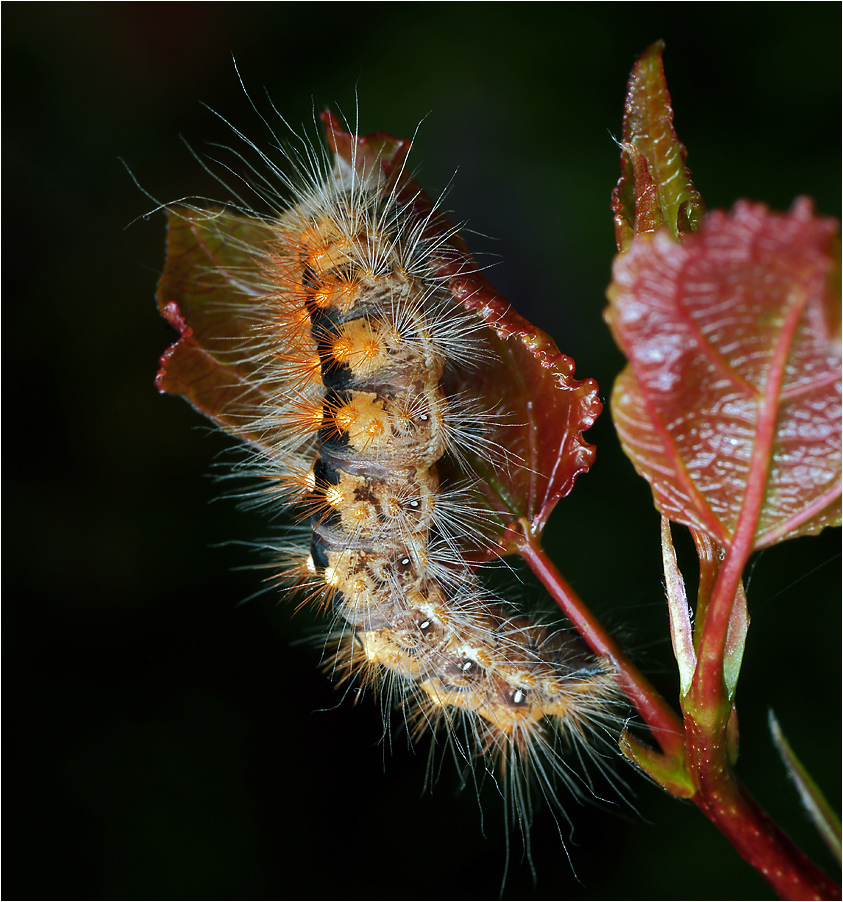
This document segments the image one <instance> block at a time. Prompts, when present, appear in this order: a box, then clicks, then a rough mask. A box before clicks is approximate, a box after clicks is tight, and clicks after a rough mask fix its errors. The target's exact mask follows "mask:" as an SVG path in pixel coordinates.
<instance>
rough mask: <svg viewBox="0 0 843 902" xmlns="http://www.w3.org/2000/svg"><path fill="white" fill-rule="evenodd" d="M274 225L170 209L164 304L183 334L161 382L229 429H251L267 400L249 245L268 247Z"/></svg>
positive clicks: (167, 357) (161, 285) (164, 363)
mask: <svg viewBox="0 0 843 902" xmlns="http://www.w3.org/2000/svg"><path fill="white" fill-rule="evenodd" d="M269 237H270V231H269V229H268V228H267V226H266V225H265V224H264V223H263V222H261V221H260V220H258V219H247V218H245V217H243V216H239V215H237V214H235V213H231V212H229V211H226V210H219V209H218V210H195V209H190V208H186V207H174V208H172V209H170V210H168V212H167V261H166V264H165V266H164V272H163V273H162V275H161V278H160V279H159V281H158V309H159V310H160V311H161V315H162V316H163V317H164V318H165V319H166V320H167V322H169V323H170V324H171V325H172V326H173V327H174V328H175V329H177V330H178V331H179V333H180V335H181V337H180V338H179V340H178V341H177V342H176V343H175V344H174V345H172V346H171V347H170V348H169V349H168V350H167V351H166V352H165V353H164V355H163V356H162V357H161V368H160V370H159V371H158V375H157V376H156V379H155V384H156V385H157V387H158V390H159V391H161V392H169V393H170V394H174V395H183V396H184V397H185V398H186V399H187V400H188V401H190V403H191V404H192V405H193V406H194V407H195V408H196V409H197V410H198V411H200V413H204V414H205V415H206V416H208V417H210V418H211V419H212V420H213V421H214V422H215V423H217V424H218V425H219V426H222V428H223V429H225V430H226V431H228V432H233V433H234V434H235V435H239V436H240V437H241V438H244V439H247V440H249V441H252V442H254V443H256V444H260V442H261V437H260V436H257V435H249V434H246V432H245V430H244V427H243V424H244V423H245V422H248V421H249V419H250V417H249V416H248V412H249V411H253V410H255V409H259V408H260V407H261V406H263V405H265V404H266V403H267V398H266V396H265V392H264V391H262V390H261V389H260V388H259V387H258V386H257V385H256V383H255V381H254V380H253V378H252V377H253V376H254V365H253V363H252V362H250V356H249V354H248V348H249V345H250V343H251V342H252V341H253V340H254V336H253V334H252V333H251V331H250V327H249V323H248V322H247V321H246V320H245V319H244V318H243V316H242V315H241V314H242V311H243V310H244V308H243V304H242V302H243V299H244V298H249V297H250V296H253V295H254V294H255V289H254V280H253V279H249V278H248V276H247V277H245V278H244V275H246V274H248V273H249V272H252V271H254V270H256V268H257V265H258V264H257V260H256V258H255V256H254V254H253V253H251V252H250V251H249V250H248V248H250V247H255V248H260V247H262V246H263V245H264V244H265V243H266V242H267V240H268V239H269Z"/></svg>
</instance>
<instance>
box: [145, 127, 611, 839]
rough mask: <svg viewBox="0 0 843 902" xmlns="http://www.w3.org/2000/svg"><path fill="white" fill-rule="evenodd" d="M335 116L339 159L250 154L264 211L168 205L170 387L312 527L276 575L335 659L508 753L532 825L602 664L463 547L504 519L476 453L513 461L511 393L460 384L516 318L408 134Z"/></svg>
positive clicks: (576, 780)
mask: <svg viewBox="0 0 843 902" xmlns="http://www.w3.org/2000/svg"><path fill="white" fill-rule="evenodd" d="M323 118H324V120H325V122H326V124H327V126H328V140H329V143H330V145H331V149H332V150H333V151H334V158H333V159H331V158H330V157H329V156H328V155H327V154H325V153H324V152H321V153H320V152H319V151H317V150H316V149H314V148H313V147H311V146H310V145H309V144H307V143H306V142H305V143H304V144H303V145H302V146H303V147H304V148H305V151H304V153H303V154H299V156H298V158H297V159H294V160H293V163H294V164H295V168H296V170H297V171H296V173H295V174H294V176H293V177H290V176H288V175H285V174H284V172H283V170H282V169H280V168H279V167H277V166H275V164H274V163H271V162H270V160H269V158H268V157H267V156H266V155H264V154H262V153H260V152H259V153H260V157H261V159H262V161H263V163H264V164H266V165H268V166H269V167H270V175H271V176H272V180H269V179H267V178H266V177H265V176H264V174H263V173H261V174H260V175H256V173H257V170H253V171H252V172H253V177H252V178H251V180H250V184H251V185H252V186H253V187H256V188H257V190H258V191H259V193H260V194H261V196H262V197H263V199H264V200H265V201H268V202H269V204H270V206H271V207H272V208H273V212H272V214H271V215H268V216H259V215H258V214H256V213H254V212H253V211H252V209H251V207H250V205H248V204H246V203H245V202H242V201H238V203H237V204H236V206H235V207H234V209H232V207H231V206H229V207H227V208H221V207H214V208H210V209H207V208H206V209H199V208H197V207H194V206H187V205H183V204H181V205H172V206H170V207H169V208H168V215H169V242H168V259H167V264H166V266H165V271H164V274H163V276H162V278H161V281H160V284H159V303H160V306H161V310H162V312H163V314H164V315H165V316H166V317H167V318H168V319H169V320H170V321H171V322H172V323H173V325H175V326H176V327H177V328H178V329H179V331H180V332H181V338H180V340H179V341H178V342H177V343H176V344H175V345H174V346H173V347H172V348H171V349H170V350H169V351H168V352H167V353H166V354H165V355H164V357H163V358H162V367H161V370H160V372H159V375H158V386H159V389H160V390H162V391H170V392H176V393H181V394H184V395H185V396H186V397H187V398H188V399H189V400H190V401H192V403H194V405H195V406H197V407H198V408H199V409H200V410H201V411H202V412H204V413H206V414H208V415H210V416H211V417H212V418H213V419H214V420H215V421H216V422H217V423H219V424H220V425H222V426H223V427H224V428H225V429H227V430H228V431H230V432H234V433H235V434H237V435H238V436H240V437H241V438H245V439H246V440H247V442H248V443H249V447H250V449H251V450H250V454H249V457H248V459H247V461H246V462H245V463H244V464H243V465H242V466H241V468H240V470H241V471H244V470H245V471H246V472H248V473H253V474H257V476H258V477H259V479H260V481H261V483H262V485H261V487H260V488H259V489H258V490H257V494H256V497H258V498H259V499H260V500H264V501H266V502H267V503H270V504H273V505H278V504H280V505H282V506H285V507H289V508H292V509H293V510H294V511H297V512H298V514H299V516H300V519H302V520H304V521H305V522H306V523H307V525H308V534H307V538H306V539H304V540H303V541H301V543H300V544H298V545H294V546H293V547H288V548H285V550H284V552H283V555H282V554H281V553H280V552H279V555H278V556H279V557H283V558H284V563H283V564H282V563H281V562H279V564H278V571H279V581H281V582H284V583H285V584H287V585H290V586H292V587H293V588H294V589H295V590H296V591H298V592H300V593H303V594H304V596H305V598H306V599H307V600H309V601H312V602H313V603H315V604H317V605H318V606H320V608H321V609H322V610H323V611H324V613H325V615H326V617H327V619H328V620H329V622H330V628H329V639H326V640H325V647H326V649H329V651H328V652H327V666H328V668H329V670H330V671H331V672H332V673H333V674H334V675H335V676H336V677H337V678H338V679H339V681H340V682H343V683H348V682H349V681H359V682H360V683H362V684H364V685H371V686H373V687H376V688H377V689H378V691H380V692H383V693H385V694H386V695H387V696H388V699H389V705H388V706H385V707H391V708H394V707H397V708H399V709H400V711H401V712H402V715H403V718H404V720H405V722H406V724H407V727H408V731H409V733H410V734H411V735H412V736H414V737H416V736H419V735H421V734H422V733H424V732H425V731H427V730H428V729H432V730H434V731H437V730H438V731H440V733H444V735H445V736H446V737H447V740H448V742H449V744H450V746H451V748H452V749H453V750H454V751H455V752H456V754H457V756H458V757H459V758H461V759H462V760H464V761H465V762H467V763H469V764H471V763H474V762H477V761H479V762H481V763H482V764H483V766H486V767H488V768H489V769H490V770H492V769H493V768H496V769H497V772H498V773H501V774H503V777H504V779H503V780H502V781H501V783H500V785H502V786H503V787H505V789H504V791H505V794H506V795H507V796H508V800H509V802H510V803H511V805H512V806H513V808H514V810H515V814H516V817H517V818H518V820H519V822H520V823H521V825H522V827H525V826H526V827H529V822H530V811H531V803H530V790H529V787H530V783H531V781H532V782H535V783H538V785H539V787H540V792H541V793H542V794H543V795H545V796H546V797H548V798H551V799H554V798H555V796H556V783H557V782H559V781H560V780H561V781H562V782H564V783H565V784H567V785H568V786H569V787H570V788H571V789H572V790H573V791H574V792H575V793H579V791H580V789H581V788H582V787H583V786H586V785H587V783H588V778H587V777H579V776H577V775H576V773H575V769H573V768H572V767H571V765H570V764H569V758H568V756H567V750H568V749H570V750H571V752H572V754H573V757H574V758H575V759H578V758H582V757H583V755H588V756H592V757H595V758H596V760H597V761H598V764H600V756H599V754H597V752H596V749H597V748H599V747H600V746H601V744H605V743H606V740H607V738H608V737H610V736H611V735H612V731H613V728H614V727H615V726H616V723H617V716H616V714H615V712H616V703H617V701H618V697H619V694H618V691H617V688H616V683H615V680H614V675H613V672H612V668H611V666H610V664H609V662H608V661H607V660H606V659H603V658H599V657H596V656H595V655H593V654H592V653H591V652H590V651H589V650H588V649H587V648H586V647H585V645H583V644H582V642H581V641H580V640H579V639H578V638H577V637H576V635H575V634H574V633H573V631H572V630H571V628H570V627H568V628H565V627H559V626H552V625H547V624H542V623H540V622H538V621H537V620H535V619H534V618H532V617H530V616H527V615H525V614H523V613H521V612H519V611H517V610H516V609H515V608H514V606H512V605H510V604H508V603H506V602H505V601H503V600H501V599H499V598H498V597H496V596H495V595H494V594H493V593H491V592H490V591H489V590H487V589H486V588H484V587H483V585H482V582H481V580H480V579H479V577H478V573H477V566H476V564H477V559H478V556H477V554H476V553H474V554H472V553H471V551H470V549H471V548H474V550H475V552H476V550H477V548H478V547H480V548H481V549H482V550H483V552H484V553H485V555H486V556H487V557H488V555H489V552H488V549H489V548H494V547H496V543H497V538H496V528H497V527H496V524H498V523H499V522H500V521H499V519H498V520H496V516H497V514H498V513H499V512H497V511H496V510H495V506H494V504H492V503H490V502H489V501H488V493H485V494H484V492H483V490H482V485H483V484H484V477H482V476H481V475H479V474H478V472H477V467H476V466H472V462H476V461H481V462H482V463H483V465H484V466H485V467H486V468H495V467H496V468H498V469H499V470H500V469H502V470H504V471H505V470H506V469H507V468H508V467H509V468H518V467H522V466H523V465H522V463H521V462H520V460H519V458H518V456H517V455H515V454H514V453H507V452H505V451H500V450H497V451H496V450H495V447H496V446H497V445H498V444H499V441H500V440H499V439H498V438H497V436H499V435H500V436H503V439H504V441H505V439H506V434H507V427H506V425H505V424H504V425H502V424H503V423H504V422H505V417H506V414H507V411H503V412H502V413H501V412H500V411H498V410H490V409H488V407H487V408H484V406H483V405H484V403H485V404H486V405H488V406H489V407H491V408H494V407H495V404H496V399H494V398H492V399H491V403H490V400H489V399H486V400H485V401H484V399H483V398H482V397H480V396H479V395H478V394H477V393H476V390H475V393H474V395H473V396H472V391H471V389H472V387H475V389H476V386H477V385H480V384H482V379H476V378H474V377H473V376H472V373H475V372H477V371H482V372H485V373H488V372H494V371H495V369H496V368H500V367H501V366H502V365H503V364H502V363H501V361H500V359H498V358H497V356H496V355H497V350H496V348H498V347H499V346H500V345H501V344H502V337H506V333H505V330H502V329H501V328H498V330H497V332H493V331H492V330H490V328H489V326H488V318H487V319H484V318H483V317H482V316H481V315H478V313H477V312H474V311H472V309H471V307H472V304H471V293H470V292H469V293H468V296H467V297H466V293H465V292H463V296H462V297H461V298H460V297H458V295H459V291H458V290H456V288H455V286H457V285H458V284H459V280H460V277H462V276H465V275H466V273H468V274H470V273H471V272H473V271H474V269H473V262H472V261H471V258H470V257H468V256H467V254H466V253H465V251H464V249H463V245H462V244H461V241H460V239H459V238H458V237H457V236H456V232H455V230H454V229H453V228H452V227H451V226H450V225H449V224H448V223H447V221H446V220H444V218H443V217H442V216H441V214H440V213H439V212H438V209H437V205H435V204H431V203H430V202H429V201H428V200H427V198H426V197H425V196H424V195H423V194H422V193H421V192H420V191H419V190H418V189H417V188H416V187H415V183H414V182H413V181H412V180H411V179H410V178H409V176H407V174H406V172H405V169H404V160H405V156H406V152H407V151H408V150H409V144H408V142H398V141H395V139H391V138H389V137H388V136H384V135H376V136H370V137H369V138H357V137H356V136H354V135H351V134H347V133H346V132H344V131H343V130H342V128H340V126H339V123H338V122H337V121H336V120H335V119H334V118H333V117H331V116H330V115H328V114H326V115H325V116H324V117H323ZM252 146H254V145H252ZM292 156H293V155H292V154H291V152H289V151H287V158H288V162H290V158H291V157H292ZM276 185H277V186H278V189H280V188H286V189H287V190H288V193H292V195H293V198H292V202H291V203H289V204H288V205H287V206H285V207H282V206H281V203H280V201H279V197H280V193H279V191H278V189H277V188H276V187H275V186H276ZM237 207H239V209H237ZM244 213H245V214H246V215H243V214H244ZM499 318H500V317H499ZM209 360H211V361H212V363H209V362H208V361H209ZM466 374H468V375H466ZM465 386H468V387H469V390H468V391H467V390H466V389H465ZM490 430H493V431H494V432H495V436H496V437H495V438H494V439H493V438H492V437H491V435H490V434H489V433H490ZM457 474H462V478H460V477H459V476H458V475H457ZM503 478H505V475H504V477H503ZM572 478H573V477H572ZM478 486H481V488H478Z"/></svg>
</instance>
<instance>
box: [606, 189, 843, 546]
mask: <svg viewBox="0 0 843 902" xmlns="http://www.w3.org/2000/svg"><path fill="white" fill-rule="evenodd" d="M835 231H836V223H835V222H834V221H833V220H830V219H825V218H818V217H816V216H814V214H813V211H812V209H811V205H810V203H809V202H808V201H804V200H803V201H799V202H797V203H796V204H795V205H794V208H793V209H792V210H791V211H790V212H789V213H787V214H779V213H771V212H769V211H768V210H767V209H766V208H765V207H763V206H762V205H753V204H750V203H746V202H740V203H738V204H737V205H736V206H735V208H734V210H733V211H732V212H731V213H730V214H726V213H723V212H715V213H712V214H710V215H709V216H708V217H707V218H706V220H705V222H704V224H703V226H702V228H701V229H700V231H698V232H696V233H694V234H692V235H687V236H686V237H685V238H683V240H682V241H681V242H677V241H676V240H675V239H674V237H673V236H672V235H671V234H670V233H669V232H668V231H667V230H662V231H660V232H658V233H657V234H656V235H655V236H653V237H647V238H644V239H641V240H639V239H636V240H635V241H633V243H632V245H631V247H630V250H629V251H628V252H627V253H626V254H622V255H619V256H618V257H617V258H616V261H615V266H614V280H613V282H612V285H611V287H610V289H609V299H610V307H609V310H608V311H607V318H608V321H609V324H610V326H611V328H612V332H613V334H614V336H615V339H616V341H617V342H618V344H619V345H620V347H621V349H622V350H623V351H624V353H625V355H626V357H627V359H628V360H629V364H628V366H627V367H626V368H625V370H624V371H623V373H622V374H621V376H620V377H619V379H618V381H617V383H616V385H615V388H614V392H613V397H612V415H613V418H614V421H615V425H616V427H617V429H618V433H619V435H620V438H621V441H622V443H623V446H624V450H625V451H626V453H627V454H628V456H629V457H630V458H631V459H632V461H633V463H634V464H635V467H636V469H637V470H638V471H639V472H640V473H641V474H642V475H643V476H644V477H645V478H646V479H647V480H648V481H649V482H650V484H651V486H652V489H653V494H654V497H655V502H656V506H657V507H658V508H659V510H660V511H661V512H662V513H663V514H664V515H665V516H667V517H668V518H670V519H671V520H674V521H676V522H679V523H685V524H686V525H688V526H691V527H694V528H696V529H699V530H701V531H702V532H705V533H707V534H708V535H709V536H711V537H712V538H713V539H714V540H715V541H716V542H718V543H719V544H721V545H723V546H724V547H727V548H728V547H729V545H730V542H731V541H732V538H733V537H734V535H735V532H736V530H737V529H738V528H739V526H741V527H742V529H743V530H744V531H746V530H749V534H750V535H752V534H753V533H754V541H753V543H752V544H753V546H754V547H755V548H761V547H764V546H766V545H771V544H774V543H775V542H778V541H781V540H783V539H785V538H789V537H791V536H796V535H804V534H811V533H816V532H818V531H819V530H820V529H822V528H823V527H825V526H829V525H833V524H837V523H839V521H840V417H841V411H840V365H841V360H840V335H839V332H837V331H836V329H835V326H834V324H835V323H839V316H838V313H837V309H838V307H839V304H840V299H839V296H835V292H834V291H833V290H832V286H833V285H834V284H838V282H837V280H838V279H839V276H836V275H835V266H837V267H839V257H838V259H837V262H836V263H835V259H834V253H833V249H834V247H835V246H836V241H835V239H834V237H833V236H834V233H835ZM835 333H836V334H835Z"/></svg>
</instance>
